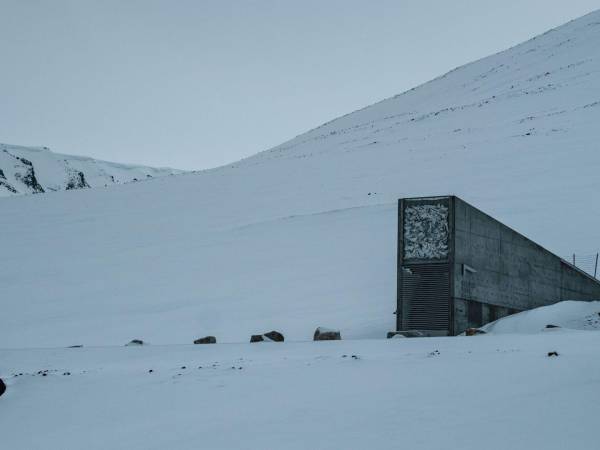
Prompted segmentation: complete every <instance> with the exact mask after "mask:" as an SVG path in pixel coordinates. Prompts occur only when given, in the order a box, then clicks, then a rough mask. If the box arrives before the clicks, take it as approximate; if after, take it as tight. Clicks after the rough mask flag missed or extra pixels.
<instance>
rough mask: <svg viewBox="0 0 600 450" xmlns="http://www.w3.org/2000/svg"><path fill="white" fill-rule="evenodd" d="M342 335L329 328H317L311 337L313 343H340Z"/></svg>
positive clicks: (338, 331)
mask: <svg viewBox="0 0 600 450" xmlns="http://www.w3.org/2000/svg"><path fill="white" fill-rule="evenodd" d="M340 340H342V333H341V332H340V330H332V329H330V328H324V327H318V328H317V329H316V330H315V334H314V335H313V341H340Z"/></svg>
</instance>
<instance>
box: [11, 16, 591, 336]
mask: <svg viewBox="0 0 600 450" xmlns="http://www.w3.org/2000/svg"><path fill="white" fill-rule="evenodd" d="M598 48H600V12H595V13H592V14H589V15H587V16H585V17H582V18H580V19H578V20H575V21H573V22H570V23H568V24H566V25H564V26H562V27H559V28H557V29H555V30H552V31H550V32H548V33H546V34H544V35H542V36H539V37H537V38H535V39H533V40H531V41H528V42H526V43H523V44H521V45H519V46H516V47H514V48H512V49H509V50H507V51H505V52H502V53H499V54H497V55H493V56H490V57H488V58H484V59H482V60H480V61H477V62H474V63H471V64H468V65H466V66H464V67H461V68H458V69H456V70H454V71H452V72H450V73H448V74H446V75H444V76H442V77H440V78H438V79H436V80H433V81H431V82H429V83H426V84H424V85H422V86H420V87H418V88H415V89H413V90H411V91H409V92H406V93H404V94H402V95H399V96H397V97H394V98H391V99H388V100H385V101H382V102H380V103H378V104H375V105H372V106H369V107H367V108H365V109H363V110H360V111H357V112H354V113H352V114H349V115H347V116H344V117H341V118H339V119H336V120H334V121H332V122H329V123H328V124H325V125H323V126H321V127H319V128H317V129H315V130H312V131H310V132H308V133H306V134H304V135H301V136H298V137H296V138H295V139H293V140H291V141H289V142H287V143H284V144H282V145H280V146H278V147H276V148H274V149H272V150H268V151H266V152H262V153H260V154H258V155H255V156H253V157H251V158H248V159H245V160H243V161H240V162H238V163H235V164H232V165H230V166H226V167H222V168H219V169H214V170H210V171H205V172H201V173H197V174H184V175H181V176H177V177H164V178H157V179H153V180H149V181H148V182H146V183H133V184H128V185H123V186H117V187H115V188H114V189H99V190H79V191H73V192H63V193H60V194H57V195H53V196H28V197H24V198H18V199H17V198H6V199H1V200H0V208H1V210H2V212H3V214H2V215H1V216H0V227H1V228H2V230H3V231H2V234H1V235H0V248H2V249H3V252H4V255H5V261H6V263H5V266H4V267H3V268H2V270H1V271H0V298H2V299H3V300H4V302H3V308H4V311H3V314H2V315H0V346H3V347H23V346H53V345H70V344H77V343H84V344H120V343H124V342H126V341H128V340H129V339H131V338H133V337H140V338H143V339H147V340H149V341H150V342H154V343H177V342H179V343H181V342H191V340H192V339H193V338H195V337H198V336H199V335H206V334H215V335H216V336H217V337H218V339H219V341H225V342H232V341H246V340H247V339H248V337H249V335H250V334H251V333H256V332H263V331H266V330H269V329H273V328H275V329H280V330H282V331H283V332H284V333H285V334H286V338H291V339H307V338H310V336H311V335H312V332H313V331H314V328H316V327H317V326H320V325H322V326H331V327H338V328H341V329H342V333H343V334H344V336H345V337H347V338H369V337H381V336H382V335H383V334H384V333H385V331H386V330H388V329H391V328H393V326H394V316H393V314H392V313H393V311H394V309H395V290H396V280H395V268H396V267H395V265H396V200H397V199H398V198H399V197H405V196H422V195H431V194H438V195H439V194H457V195H460V196H461V197H463V198H464V199H465V200H467V201H469V202H470V203H472V204H473V205H475V206H477V207H480V208H481V209H483V210H484V211H486V212H488V213H490V214H492V215H493V216H495V217H496V218H498V219H499V220H502V221H504V222H505V223H507V224H508V225H509V226H512V227H514V228H516V229H517V230H519V231H520V232H522V233H524V234H525V235H527V236H528V237H531V238H532V239H534V240H536V241H537V242H539V243H541V244H542V245H545V246H546V247H548V248H549V249H550V250H553V251H555V252H557V253H559V254H568V253H570V252H572V251H578V252H579V251H582V252H585V253H592V252H595V251H596V250H597V249H598V247H599V246H600V202H599V201H598V192H600V176H599V174H600V153H599V152H598V142H599V141H600V131H599V130H598V128H597V124H598V123H599V122H600V55H599V53H598V51H597V49H598ZM42 197H44V198H42Z"/></svg>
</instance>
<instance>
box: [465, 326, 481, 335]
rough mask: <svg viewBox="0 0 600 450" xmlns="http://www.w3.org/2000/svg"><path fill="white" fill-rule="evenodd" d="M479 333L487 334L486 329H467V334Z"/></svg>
mask: <svg viewBox="0 0 600 450" xmlns="http://www.w3.org/2000/svg"><path fill="white" fill-rule="evenodd" d="M477 334H486V333H485V331H483V330H480V329H479V328H467V329H466V330H465V336H475V335H477Z"/></svg>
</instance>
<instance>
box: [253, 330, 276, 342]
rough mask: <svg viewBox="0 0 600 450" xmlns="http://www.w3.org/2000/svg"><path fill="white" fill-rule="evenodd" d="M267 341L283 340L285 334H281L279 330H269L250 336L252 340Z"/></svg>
mask: <svg viewBox="0 0 600 450" xmlns="http://www.w3.org/2000/svg"><path fill="white" fill-rule="evenodd" d="M265 341H272V342H283V341H284V337H283V334H281V333H280V332H279V331H269V332H268V333H265V334H253V335H252V336H250V342H265Z"/></svg>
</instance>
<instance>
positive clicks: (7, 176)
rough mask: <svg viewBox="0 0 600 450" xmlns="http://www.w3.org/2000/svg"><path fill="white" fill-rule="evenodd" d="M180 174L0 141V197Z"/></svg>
mask: <svg viewBox="0 0 600 450" xmlns="http://www.w3.org/2000/svg"><path fill="white" fill-rule="evenodd" d="M178 173H182V171H181V170H176V169H156V168H153V167H146V166H135V165H128V164H118V163H113V162H108V161H100V160H97V159H93V158H88V157H84V156H73V155H62V154H60V153H54V152H52V151H50V149H48V148H47V147H24V146H20V145H8V144H0V197H6V196H11V195H20V194H39V193H42V192H53V191H63V190H70V189H85V188H91V187H106V186H111V185H113V184H121V183H130V182H132V181H142V180H146V179H148V178H153V177H161V176H165V175H174V174H178Z"/></svg>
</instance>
